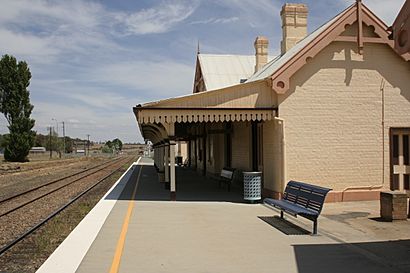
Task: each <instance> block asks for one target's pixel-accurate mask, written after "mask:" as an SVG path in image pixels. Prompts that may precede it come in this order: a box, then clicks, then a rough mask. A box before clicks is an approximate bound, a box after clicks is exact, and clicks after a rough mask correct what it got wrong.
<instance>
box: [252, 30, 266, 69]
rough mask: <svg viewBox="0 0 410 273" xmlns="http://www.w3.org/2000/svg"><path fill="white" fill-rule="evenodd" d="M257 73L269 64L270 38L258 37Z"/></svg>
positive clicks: (256, 42)
mask: <svg viewBox="0 0 410 273" xmlns="http://www.w3.org/2000/svg"><path fill="white" fill-rule="evenodd" d="M253 45H254V46H255V59H256V62H255V73H256V72H258V70H259V69H261V68H262V67H263V66H264V65H265V64H267V63H268V46H269V41H268V38H266V37H264V36H258V37H256V39H255V43H254V44H253Z"/></svg>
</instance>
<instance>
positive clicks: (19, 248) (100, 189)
mask: <svg viewBox="0 0 410 273" xmlns="http://www.w3.org/2000/svg"><path fill="white" fill-rule="evenodd" d="M128 158H129V159H130V157H128ZM134 159H135V158H134ZM129 164H130V162H128V163H127V164H126V165H123V167H122V169H121V170H120V171H119V172H117V173H116V174H114V175H112V176H111V177H110V178H108V179H106V180H105V181H104V182H103V183H101V184H100V185H99V186H97V187H96V188H94V189H93V190H91V191H90V192H89V193H88V194H86V195H85V196H83V197H82V198H80V199H79V200H77V201H76V202H75V203H74V204H72V205H71V206H70V207H68V208H67V209H66V210H64V211H63V212H62V213H60V214H59V215H57V216H56V217H55V218H53V219H52V220H50V221H49V222H48V223H47V224H45V225H44V226H43V227H41V228H40V229H38V230H37V231H36V232H34V233H33V234H32V235H31V236H29V237H28V238H26V239H24V240H23V241H21V242H20V243H18V244H17V245H16V246H14V247H13V248H12V249H11V250H10V251H8V252H7V253H5V254H4V255H2V256H0V273H6V272H7V273H17V272H27V273H31V272H35V271H36V270H37V269H38V268H39V267H40V266H41V264H42V263H43V262H44V261H45V260H46V259H47V258H48V256H49V255H50V254H51V253H52V252H53V251H54V250H55V249H56V248H57V247H58V245H59V244H60V243H61V242H62V241H63V240H64V239H65V238H66V237H67V236H68V234H69V233H70V232H71V231H72V230H73V229H74V228H75V227H76V226H77V224H78V223H79V222H80V221H81V220H82V219H83V218H84V216H85V215H86V214H87V213H88V212H89V211H90V210H91V209H92V208H93V207H94V205H95V204H96V203H97V202H98V200H100V199H101V197H102V196H103V195H104V194H105V193H106V192H107V190H108V189H109V188H110V187H111V186H112V185H113V184H114V183H115V181H116V180H117V179H118V178H119V177H120V175H121V174H122V173H123V172H124V171H125V170H126V169H127V168H128V166H129ZM117 167H118V166H117ZM0 234H1V231H0Z"/></svg>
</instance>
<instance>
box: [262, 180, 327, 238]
mask: <svg viewBox="0 0 410 273" xmlns="http://www.w3.org/2000/svg"><path fill="white" fill-rule="evenodd" d="M329 191H331V189H328V188H323V187H319V186H315V185H311V184H307V183H303V182H297V181H289V182H288V184H287V185H286V189H285V192H284V194H283V197H282V199H281V200H276V199H272V198H265V199H264V200H263V202H264V203H265V204H266V205H268V206H270V207H274V208H277V209H280V217H281V218H283V212H286V213H288V214H290V215H292V216H294V217H297V216H298V215H300V216H302V217H304V218H306V219H309V220H311V221H313V234H317V218H318V217H319V214H320V212H321V211H322V207H323V203H324V202H325V198H326V194H327V193H328V192H329Z"/></svg>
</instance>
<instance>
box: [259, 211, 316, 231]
mask: <svg viewBox="0 0 410 273" xmlns="http://www.w3.org/2000/svg"><path fill="white" fill-rule="evenodd" d="M258 218H259V219H261V220H262V221H264V222H265V223H267V224H269V225H271V226H272V227H274V228H276V229H277V230H279V231H280V232H282V233H283V234H285V235H307V234H310V231H307V230H306V229H304V228H302V227H299V226H297V225H295V224H293V223H291V222H289V221H288V220H286V219H284V218H280V217H279V216H276V215H275V216H258Z"/></svg>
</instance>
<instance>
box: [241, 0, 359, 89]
mask: <svg viewBox="0 0 410 273" xmlns="http://www.w3.org/2000/svg"><path fill="white" fill-rule="evenodd" d="M351 7H352V6H349V7H348V8H346V9H345V10H344V11H342V12H341V13H339V14H338V15H336V16H335V17H333V18H332V19H331V20H329V21H328V22H326V23H325V24H323V25H322V26H320V27H319V28H317V29H316V30H315V31H313V32H312V33H310V34H309V35H308V36H306V37H305V38H304V39H302V40H300V41H299V42H298V43H297V44H296V45H295V46H293V47H292V48H291V49H289V50H288V51H287V52H286V53H284V54H282V55H279V56H277V57H276V58H275V59H273V60H272V61H270V62H268V63H267V64H266V65H265V66H264V67H263V68H262V69H260V70H259V71H258V72H256V73H255V74H254V75H252V77H250V78H249V79H248V81H247V82H253V81H258V80H263V79H266V78H267V77H269V76H270V75H272V74H273V73H274V72H275V71H276V70H277V69H278V68H280V67H281V66H282V65H284V64H285V63H286V62H287V61H289V60H290V59H292V57H294V56H295V55H296V54H297V53H298V52H299V51H300V50H301V49H303V48H304V47H305V46H307V45H308V44H309V43H310V42H312V41H313V40H314V39H315V38H316V37H317V36H319V34H321V33H322V32H323V31H324V30H325V29H327V28H328V27H329V26H331V25H332V24H333V23H334V22H335V21H337V19H339V17H341V16H342V15H343V14H344V13H345V12H346V10H348V9H350V8H351Z"/></svg>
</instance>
